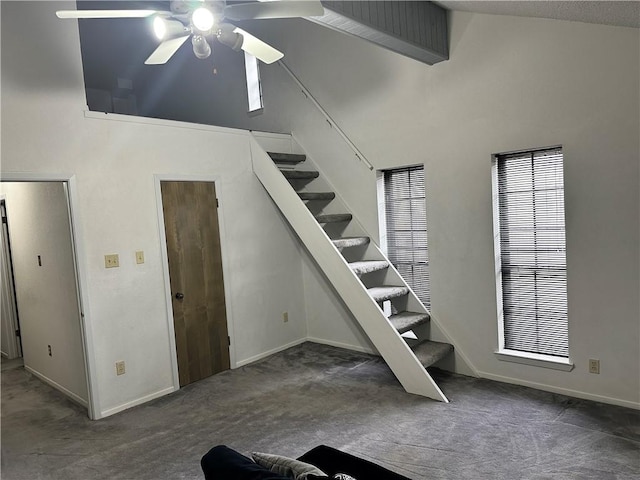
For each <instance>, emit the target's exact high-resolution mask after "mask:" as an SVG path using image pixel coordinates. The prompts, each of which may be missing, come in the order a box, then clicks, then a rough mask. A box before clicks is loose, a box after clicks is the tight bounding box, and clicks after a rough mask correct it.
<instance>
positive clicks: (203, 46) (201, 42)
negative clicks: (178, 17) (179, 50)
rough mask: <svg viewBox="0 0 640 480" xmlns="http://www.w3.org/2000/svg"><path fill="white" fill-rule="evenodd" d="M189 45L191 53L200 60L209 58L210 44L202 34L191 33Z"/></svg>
mask: <svg viewBox="0 0 640 480" xmlns="http://www.w3.org/2000/svg"><path fill="white" fill-rule="evenodd" d="M191 45H192V46H193V54H194V55H195V56H196V57H197V58H199V59H200V60H204V59H205V58H209V56H210V55H211V45H209V42H207V39H206V38H204V37H203V36H202V35H193V36H192V37H191Z"/></svg>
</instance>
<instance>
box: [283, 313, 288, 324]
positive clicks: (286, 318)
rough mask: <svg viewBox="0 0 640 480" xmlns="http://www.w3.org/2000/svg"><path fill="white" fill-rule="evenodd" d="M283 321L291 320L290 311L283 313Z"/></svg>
mask: <svg viewBox="0 0 640 480" xmlns="http://www.w3.org/2000/svg"><path fill="white" fill-rule="evenodd" d="M282 321H283V322H284V323H287V322H288V321H289V312H284V313H283V314H282Z"/></svg>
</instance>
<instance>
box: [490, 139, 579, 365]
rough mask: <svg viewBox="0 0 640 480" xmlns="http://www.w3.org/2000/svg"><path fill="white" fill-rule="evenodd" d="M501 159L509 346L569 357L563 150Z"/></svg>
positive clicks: (505, 321)
mask: <svg viewBox="0 0 640 480" xmlns="http://www.w3.org/2000/svg"><path fill="white" fill-rule="evenodd" d="M496 162H497V187H498V213H499V218H498V221H499V226H500V242H499V243H500V252H499V253H500V265H501V277H502V282H501V283H502V302H503V316H504V317H503V325H504V346H505V348H507V349H513V350H519V351H524V352H532V353H540V354H546V355H555V356H560V357H568V356H569V337H568V316H567V271H566V245H565V217H564V181H563V170H562V165H563V156H562V150H561V149H560V148H553V149H548V150H538V151H531V152H524V153H515V154H508V155H497V156H496Z"/></svg>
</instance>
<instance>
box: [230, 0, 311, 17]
mask: <svg viewBox="0 0 640 480" xmlns="http://www.w3.org/2000/svg"><path fill="white" fill-rule="evenodd" d="M320 15H324V8H323V6H322V4H321V3H320V2H319V1H317V0H311V1H308V0H302V1H299V0H285V1H279V2H256V3H237V4H235V5H227V6H226V8H225V9H224V16H225V18H228V19H231V20H258V19H263V18H292V17H317V16H320Z"/></svg>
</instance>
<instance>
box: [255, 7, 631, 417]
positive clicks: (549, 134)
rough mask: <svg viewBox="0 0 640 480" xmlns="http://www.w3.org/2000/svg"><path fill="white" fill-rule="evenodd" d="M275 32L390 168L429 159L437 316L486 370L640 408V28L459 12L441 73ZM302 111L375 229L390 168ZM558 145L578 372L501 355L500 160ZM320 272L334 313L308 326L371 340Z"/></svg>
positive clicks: (347, 45) (303, 126)
mask: <svg viewBox="0 0 640 480" xmlns="http://www.w3.org/2000/svg"><path fill="white" fill-rule="evenodd" d="M269 27H274V28H269V29H267V28H266V27H265V28H264V29H263V31H261V32H259V30H257V29H256V33H260V34H262V36H263V37H264V38H265V39H266V40H268V41H273V42H274V43H275V44H278V45H285V48H284V51H285V54H286V56H285V61H286V62H287V64H288V65H289V66H290V67H291V69H292V70H293V71H294V72H295V73H296V74H297V75H298V77H299V78H300V79H301V80H302V82H303V83H304V84H305V85H306V86H307V87H308V88H309V90H310V91H311V92H312V94H313V95H314V96H315V97H316V98H317V99H318V100H319V102H320V103H321V104H322V105H323V107H324V108H325V109H326V110H327V111H328V112H329V114H330V115H331V116H332V117H333V118H334V119H335V120H336V121H337V123H338V124H339V125H340V126H341V127H342V128H343V129H344V130H345V131H346V132H347V134H348V135H349V136H350V137H351V139H352V140H353V141H354V143H355V144H356V145H357V146H358V147H359V148H360V149H361V150H362V151H363V152H364V154H365V155H366V156H367V158H368V159H369V160H370V161H371V162H372V163H373V164H374V165H375V167H376V168H378V169H383V168H391V167H397V166H402V165H410V164H416V163H424V164H425V173H426V188H427V196H428V212H427V215H428V228H429V241H430V245H429V251H430V257H431V279H432V282H431V285H432V299H433V308H432V313H433V315H434V317H435V318H436V319H437V320H438V321H439V322H441V323H442V324H443V325H444V326H445V328H446V329H447V330H448V331H449V332H450V333H451V334H452V335H453V337H454V339H455V343H456V348H459V349H461V350H462V351H464V353H465V354H466V355H467V356H468V357H469V359H470V360H471V361H472V363H473V364H474V366H475V368H476V369H477V370H478V371H479V372H480V373H481V375H483V376H486V377H488V378H494V379H498V380H504V381H508V382H514V383H522V384H528V385H532V386H538V387H540V388H545V389H548V390H555V391H561V392H565V393H569V394H575V395H577V396H582V397H587V398H594V399H598V400H602V401H611V402H614V403H619V404H623V405H630V406H635V407H638V406H640V405H639V402H640V398H639V396H640V384H639V380H640V332H639V330H640V311H639V308H640V302H639V291H640V285H639V279H638V276H639V244H640V241H639V224H638V222H639V203H640V201H639V186H638V182H639V163H640V161H639V145H640V142H639V131H640V122H639V115H640V108H639V107H640V101H639V92H640V88H639V85H640V83H639V74H638V70H639V66H638V64H639V48H640V47H639V45H640V42H639V33H638V29H632V28H622V27H611V26H600V25H591V24H582V23H575V22H564V21H556V20H547V19H527V18H517V17H505V16H491V15H474V14H468V13H454V14H453V15H452V18H451V34H450V35H451V59H450V60H449V61H446V62H442V63H440V64H437V65H435V66H431V67H430V66H426V65H424V64H421V63H419V62H416V61H413V60H411V59H408V58H404V57H402V56H399V55H397V54H394V53H392V52H389V51H387V50H384V49H382V48H379V47H376V46H374V45H371V44H368V43H366V42H364V41H362V40H359V39H354V38H351V37H347V36H342V35H338V34H336V33H335V32H332V31H329V30H327V29H323V28H322V27H320V26H318V25H314V24H310V23H308V22H304V21H295V22H291V21H289V22H287V23H284V22H283V23H281V24H278V22H271V23H270V25H269ZM287 88H288V87H287ZM282 108H285V107H284V106H282ZM292 115H293V119H292V125H293V126H292V128H293V132H294V134H295V135H296V137H297V138H298V139H299V140H300V143H301V144H302V145H303V146H305V147H306V148H307V150H308V153H310V154H311V155H312V156H313V157H314V160H315V161H316V162H318V163H320V165H321V168H323V169H324V171H325V173H328V174H329V176H330V180H331V181H332V182H333V183H334V184H335V185H336V186H337V187H338V188H339V190H338V191H339V192H340V193H341V194H342V195H343V197H344V198H345V200H346V201H347V202H348V203H349V204H350V206H351V207H352V208H353V210H354V212H355V213H356V215H357V216H358V217H359V218H360V220H361V221H362V223H363V224H364V225H365V226H367V228H368V229H369V230H370V232H371V234H372V236H373V237H375V236H376V232H377V228H376V213H377V212H376V198H375V175H374V174H373V173H371V172H368V171H367V170H366V169H365V168H359V167H357V166H354V162H353V160H352V158H351V157H347V156H337V155H335V154H333V153H328V151H327V149H326V147H324V146H323V145H328V144H330V143H331V141H336V140H332V137H331V134H329V133H326V131H327V129H323V128H321V127H320V124H321V122H315V123H314V122H311V121H309V114H308V113H307V112H305V113H303V112H299V114H297V115H296V113H295V112H294V113H293V114H292ZM333 138H334V139H335V138H337V137H333ZM557 144H561V145H563V148H564V155H565V186H566V193H565V195H566V218H567V224H566V227H567V248H568V253H567V261H568V300H569V317H570V319H569V331H570V354H571V359H572V360H573V361H574V362H575V369H574V370H573V371H572V372H569V373H566V372H560V371H554V370H549V369H545V368H540V367H533V366H524V365H519V364H514V363H507V362H501V361H498V360H497V359H496V357H495V355H494V351H495V350H496V349H497V319H496V300H495V279H494V273H493V265H494V253H493V240H492V218H491V214H492V209H491V176H490V165H491V162H490V160H491V154H493V153H498V152H505V151H510V150H517V149H526V148H534V147H544V146H552V145H557ZM345 155H346V154H345ZM307 263H308V262H307ZM306 272H307V273H306V274H305V278H306V279H307V284H306V285H307V289H308V292H307V309H308V310H309V311H310V312H312V311H315V312H322V311H324V309H325V308H326V307H327V306H329V307H330V308H329V310H328V311H330V312H332V313H335V315H328V316H325V315H315V316H310V317H309V318H310V325H309V331H310V332H312V331H315V332H318V331H322V333H323V335H326V339H327V340H329V341H335V342H339V341H341V339H344V338H348V339H350V340H349V341H352V340H353V341H356V340H357V337H358V336H357V335H354V333H353V326H352V324H351V322H352V320H351V318H350V316H349V314H348V313H346V312H343V311H342V310H341V309H340V308H339V307H335V308H334V306H332V305H330V303H334V302H331V301H330V300H328V297H326V296H324V297H322V298H318V299H317V302H316V292H317V283H318V282H317V281H316V280H315V278H316V277H317V275H316V274H313V273H312V274H309V273H308V270H306ZM320 283H321V282H320ZM309 291H311V292H313V293H309ZM318 335H319V333H318ZM346 343H348V342H346ZM357 345H358V346H359V347H364V346H365V345H364V344H363V343H361V342H360V343H357ZM589 358H597V359H600V362H601V373H600V375H593V374H589V373H588V359H589Z"/></svg>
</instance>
